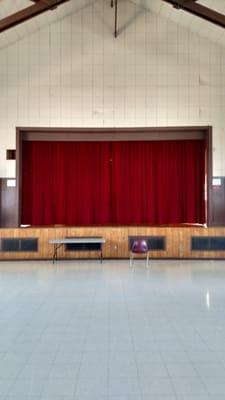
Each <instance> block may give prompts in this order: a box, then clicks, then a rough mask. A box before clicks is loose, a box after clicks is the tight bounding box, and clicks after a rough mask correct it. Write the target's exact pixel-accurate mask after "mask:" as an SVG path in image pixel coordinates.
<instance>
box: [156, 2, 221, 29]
mask: <svg viewBox="0 0 225 400" xmlns="http://www.w3.org/2000/svg"><path fill="white" fill-rule="evenodd" d="M163 1H165V2H166V3H169V4H172V5H173V6H174V7H175V8H178V9H181V10H184V11H187V12H189V13H191V14H194V15H196V16H197V17H200V18H203V19H205V20H207V21H209V22H212V23H213V24H216V25H219V26H220V27H222V28H225V15H223V14H220V13H218V12H217V11H215V10H212V9H211V8H208V7H205V6H203V5H202V4H199V3H197V2H196V0H163Z"/></svg>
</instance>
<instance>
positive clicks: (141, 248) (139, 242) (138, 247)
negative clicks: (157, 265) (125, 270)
mask: <svg viewBox="0 0 225 400" xmlns="http://www.w3.org/2000/svg"><path fill="white" fill-rule="evenodd" d="M135 254H137V255H140V254H143V255H145V256H146V267H148V264H149V248H148V243H147V241H146V239H144V238H142V237H140V238H136V239H134V241H133V243H132V245H131V248H130V267H132V265H133V266H134V255H135Z"/></svg>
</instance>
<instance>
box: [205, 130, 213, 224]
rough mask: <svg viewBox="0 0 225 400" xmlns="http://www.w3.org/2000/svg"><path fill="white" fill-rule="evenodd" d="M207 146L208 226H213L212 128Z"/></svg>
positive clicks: (208, 135)
mask: <svg viewBox="0 0 225 400" xmlns="http://www.w3.org/2000/svg"><path fill="white" fill-rule="evenodd" d="M206 146H207V149H206V151H207V225H208V226H212V225H213V216H212V207H213V204H212V166H213V158H212V156H213V155H212V153H213V152H212V127H209V129H208V131H207V134H206Z"/></svg>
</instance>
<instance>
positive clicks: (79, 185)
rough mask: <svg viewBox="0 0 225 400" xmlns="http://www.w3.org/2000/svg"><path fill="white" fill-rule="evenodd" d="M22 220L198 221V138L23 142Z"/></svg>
mask: <svg viewBox="0 0 225 400" xmlns="http://www.w3.org/2000/svg"><path fill="white" fill-rule="evenodd" d="M22 150H23V163H22V165H23V168H22V171H23V176H22V223H23V224H31V225H51V224H65V225H98V224H99V225H110V224H117V225H118V224H121V225H142V224H178V223H205V220H206V216H205V199H204V193H205V153H206V146H205V142H204V141H203V140H183V141H146V142H143V141H134V142H133V141H130V142H32V141H24V142H23V149H22Z"/></svg>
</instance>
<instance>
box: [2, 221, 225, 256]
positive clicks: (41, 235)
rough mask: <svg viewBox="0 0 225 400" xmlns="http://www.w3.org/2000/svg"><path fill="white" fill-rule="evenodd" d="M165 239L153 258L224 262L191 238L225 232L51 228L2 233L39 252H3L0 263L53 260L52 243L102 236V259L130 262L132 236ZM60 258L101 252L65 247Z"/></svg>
mask: <svg viewBox="0 0 225 400" xmlns="http://www.w3.org/2000/svg"><path fill="white" fill-rule="evenodd" d="M139 235H142V236H164V237H165V241H166V247H165V250H163V251H161V250H160V251H157V250H152V251H150V257H151V258H160V259H163V258H165V259H166V258H177V259H182V258H200V259H204V258H206V259H207V258H222V259H225V251H192V250H191V238H192V236H224V237H225V228H203V227H199V228H198V227H90V228H88V227H85V228H81V227H77V228H75V227H70V228H69V227H49V228H17V229H8V228H6V229H0V237H1V238H28V237H32V238H35V237H37V238H38V241H39V243H38V251H37V252H15V253H14V252H2V251H0V259H1V260H7V259H51V258H52V254H53V246H52V245H50V244H49V243H48V242H49V240H50V239H57V238H64V237H66V236H103V237H104V238H105V239H106V243H105V244H104V245H103V258H113V259H117V258H118V259H119V258H128V257H129V248H128V238H129V236H139ZM58 256H59V258H65V259H79V258H90V259H91V258H99V252H94V251H90V252H88V251H87V252H84V251H80V252H79V251H78V252H75V251H71V252H70V251H64V247H63V246H62V247H61V248H60V249H59V252H58Z"/></svg>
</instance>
